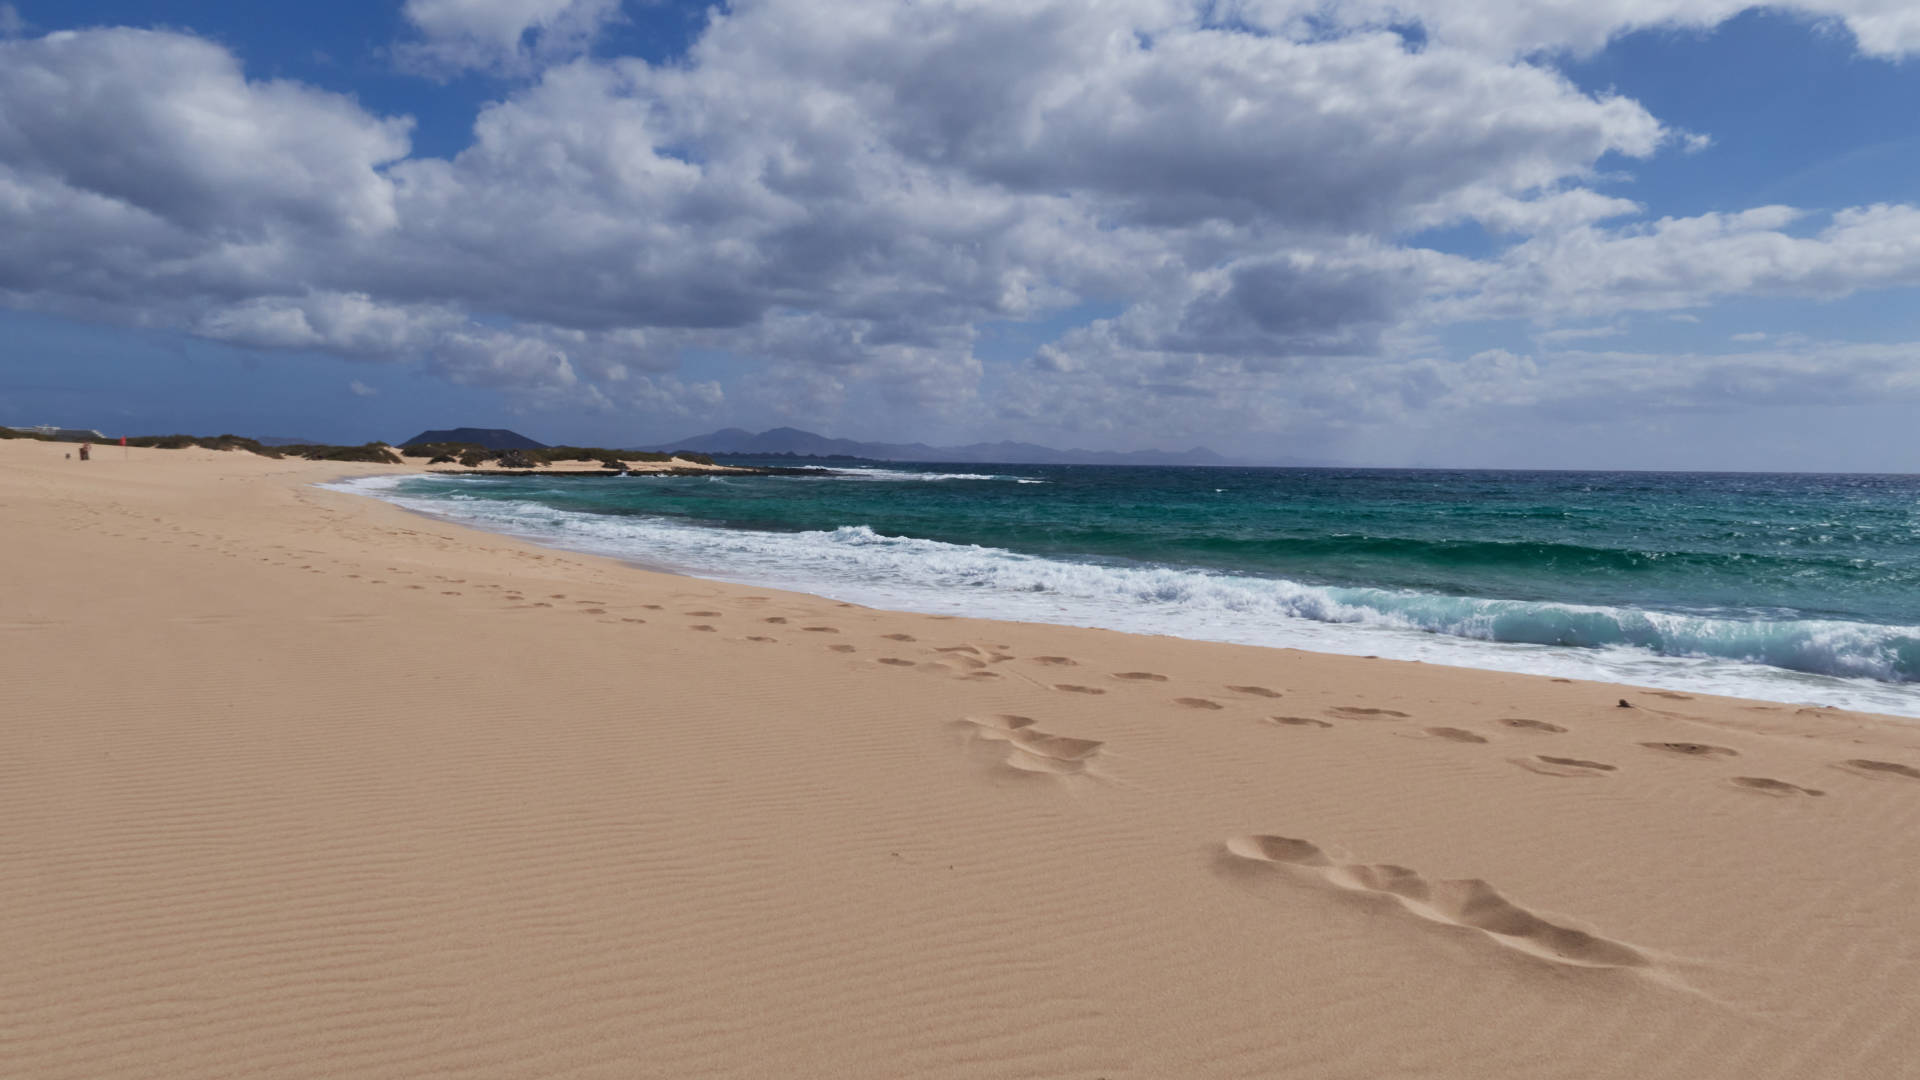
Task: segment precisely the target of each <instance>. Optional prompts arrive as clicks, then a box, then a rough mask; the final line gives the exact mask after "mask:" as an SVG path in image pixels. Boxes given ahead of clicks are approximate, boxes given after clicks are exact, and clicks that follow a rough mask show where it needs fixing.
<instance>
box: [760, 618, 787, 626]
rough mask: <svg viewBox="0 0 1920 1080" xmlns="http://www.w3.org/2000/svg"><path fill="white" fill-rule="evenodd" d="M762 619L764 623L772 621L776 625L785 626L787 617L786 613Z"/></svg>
mask: <svg viewBox="0 0 1920 1080" xmlns="http://www.w3.org/2000/svg"><path fill="white" fill-rule="evenodd" d="M760 621H761V622H763V623H772V624H774V625H775V626H783V625H785V624H786V621H787V617H786V616H785V615H769V616H767V617H766V618H764V619H761V620H760Z"/></svg>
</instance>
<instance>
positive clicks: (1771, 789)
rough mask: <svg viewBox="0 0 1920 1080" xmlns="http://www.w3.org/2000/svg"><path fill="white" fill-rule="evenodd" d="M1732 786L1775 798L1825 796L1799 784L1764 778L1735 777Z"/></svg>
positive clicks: (1822, 792)
mask: <svg viewBox="0 0 1920 1080" xmlns="http://www.w3.org/2000/svg"><path fill="white" fill-rule="evenodd" d="M1733 784H1734V786H1735V787H1740V788H1745V789H1746V790H1748V791H1757V792H1759V793H1760V794H1762V795H1772V796H1774V797H1775V798H1792V797H1794V796H1796V795H1825V794H1826V792H1824V791H1817V790H1815V789H1813V788H1804V787H1801V786H1800V785H1799V784H1789V783H1787V782H1786V781H1785V780H1775V779H1772V778H1771V777H1766V776H1736V777H1734V778H1733Z"/></svg>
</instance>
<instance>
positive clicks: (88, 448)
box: [80, 442, 93, 461]
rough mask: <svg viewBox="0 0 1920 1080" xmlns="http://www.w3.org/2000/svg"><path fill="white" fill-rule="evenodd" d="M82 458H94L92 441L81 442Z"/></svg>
mask: <svg viewBox="0 0 1920 1080" xmlns="http://www.w3.org/2000/svg"><path fill="white" fill-rule="evenodd" d="M80 460H81V461H91V460H93V444H92V443H90V442H83V443H81V444H80Z"/></svg>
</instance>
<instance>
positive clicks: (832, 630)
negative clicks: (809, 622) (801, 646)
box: [800, 626, 840, 634]
mask: <svg viewBox="0 0 1920 1080" xmlns="http://www.w3.org/2000/svg"><path fill="white" fill-rule="evenodd" d="M800 629H802V630H805V631H806V632H807V633H809V634H837V633H839V632H840V628H839V627H837V626H803V627H801V628H800Z"/></svg>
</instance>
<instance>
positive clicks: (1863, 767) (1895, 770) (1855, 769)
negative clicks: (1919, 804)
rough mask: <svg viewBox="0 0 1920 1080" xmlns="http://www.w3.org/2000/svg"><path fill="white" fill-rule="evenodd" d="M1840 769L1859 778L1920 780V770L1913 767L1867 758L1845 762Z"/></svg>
mask: <svg viewBox="0 0 1920 1080" xmlns="http://www.w3.org/2000/svg"><path fill="white" fill-rule="evenodd" d="M1839 767H1840V768H1842V769H1845V770H1847V771H1848V772H1850V773H1854V774H1856V775H1859V776H1866V777H1871V778H1873V779H1876V780H1877V779H1882V778H1884V777H1888V776H1904V777H1906V778H1907V779H1909V780H1920V769H1916V768H1914V767H1913V766H1911V765H1902V764H1900V763H1898V762H1894V761H1871V760H1868V759H1867V758H1854V759H1853V760H1851V761H1843V762H1841V763H1840V765H1839Z"/></svg>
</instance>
